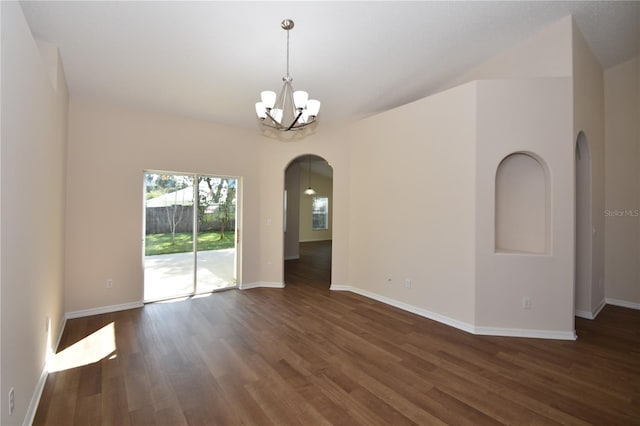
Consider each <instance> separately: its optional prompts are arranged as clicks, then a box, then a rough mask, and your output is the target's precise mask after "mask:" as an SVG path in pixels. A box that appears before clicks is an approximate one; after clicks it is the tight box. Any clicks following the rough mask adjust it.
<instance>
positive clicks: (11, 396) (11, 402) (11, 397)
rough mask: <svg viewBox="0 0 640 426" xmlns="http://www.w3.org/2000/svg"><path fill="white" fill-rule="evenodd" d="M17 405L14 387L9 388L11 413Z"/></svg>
mask: <svg viewBox="0 0 640 426" xmlns="http://www.w3.org/2000/svg"><path fill="white" fill-rule="evenodd" d="M15 407H16V398H15V395H14V394H13V388H11V389H9V414H13V409H14V408H15Z"/></svg>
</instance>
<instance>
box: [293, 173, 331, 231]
mask: <svg viewBox="0 0 640 426" xmlns="http://www.w3.org/2000/svg"><path fill="white" fill-rule="evenodd" d="M308 186H309V172H308V169H305V168H304V167H303V168H302V173H300V197H299V199H300V223H299V229H300V241H325V240H330V239H331V221H332V219H333V212H332V211H331V210H332V208H333V179H330V178H328V177H326V176H321V175H318V174H316V173H311V186H312V187H313V189H314V190H315V191H316V195H315V196H317V197H328V198H329V229H327V230H323V231H314V230H313V229H311V225H312V216H311V207H312V203H313V197H312V196H309V195H305V194H304V193H303V191H304V190H305V189H306V188H307V187H308Z"/></svg>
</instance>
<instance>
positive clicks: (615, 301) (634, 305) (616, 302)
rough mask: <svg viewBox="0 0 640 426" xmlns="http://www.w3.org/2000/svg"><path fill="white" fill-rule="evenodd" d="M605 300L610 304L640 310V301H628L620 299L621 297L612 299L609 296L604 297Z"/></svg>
mask: <svg viewBox="0 0 640 426" xmlns="http://www.w3.org/2000/svg"><path fill="white" fill-rule="evenodd" d="M604 300H605V302H606V303H607V304H608V305H614V306H620V307H622V308H629V309H638V310H640V303H635V302H628V301H626V300H620V299H610V298H608V297H607V298H606V299H604Z"/></svg>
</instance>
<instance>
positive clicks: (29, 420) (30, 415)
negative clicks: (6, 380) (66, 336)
mask: <svg viewBox="0 0 640 426" xmlns="http://www.w3.org/2000/svg"><path fill="white" fill-rule="evenodd" d="M60 334H62V333H60ZM47 376H49V372H48V371H47V365H46V363H45V366H44V368H43V369H42V373H41V374H40V379H38V383H37V384H36V388H35V390H34V391H33V396H32V397H31V402H29V407H27V413H26V414H25V416H24V421H23V422H22V426H31V425H32V424H33V421H34V419H35V418H36V412H37V411H38V405H39V404H40V398H41V397H42V392H43V391H44V385H45V384H46V383H47Z"/></svg>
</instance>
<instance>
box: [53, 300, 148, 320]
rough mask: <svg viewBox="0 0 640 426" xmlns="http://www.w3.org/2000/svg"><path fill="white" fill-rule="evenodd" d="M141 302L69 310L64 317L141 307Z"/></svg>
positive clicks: (79, 316) (86, 315)
mask: <svg viewBox="0 0 640 426" xmlns="http://www.w3.org/2000/svg"><path fill="white" fill-rule="evenodd" d="M143 306H144V303H142V302H130V303H122V304H120V305H110V306H101V307H99V308H91V309H83V310H80V311H71V312H67V313H66V314H65V318H66V319H72V318H81V317H88V316H91V315H99V314H107V313H110V312H118V311H126V310H127V309H135V308H142V307H143Z"/></svg>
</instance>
